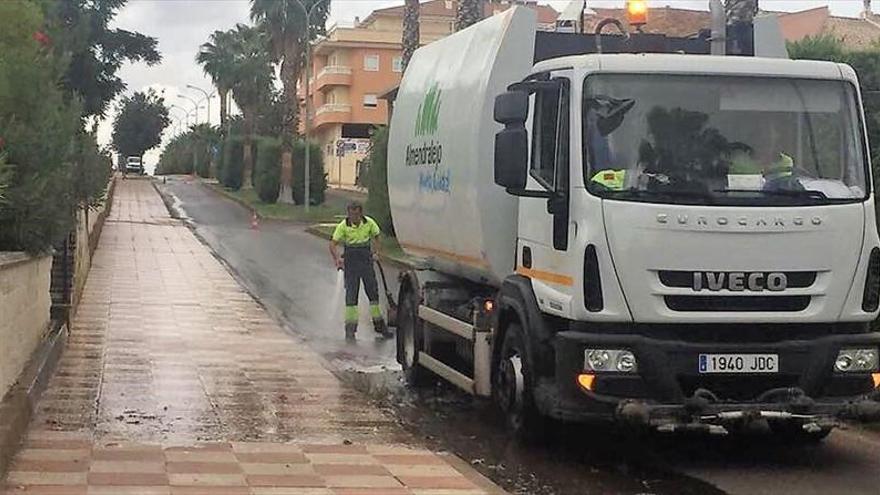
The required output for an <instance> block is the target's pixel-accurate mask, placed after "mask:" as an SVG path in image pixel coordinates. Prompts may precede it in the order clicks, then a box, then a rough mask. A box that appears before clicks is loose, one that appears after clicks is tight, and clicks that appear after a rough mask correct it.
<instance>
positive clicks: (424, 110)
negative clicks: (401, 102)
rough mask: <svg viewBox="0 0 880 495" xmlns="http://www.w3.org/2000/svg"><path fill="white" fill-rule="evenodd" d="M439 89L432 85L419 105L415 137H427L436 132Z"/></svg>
mask: <svg viewBox="0 0 880 495" xmlns="http://www.w3.org/2000/svg"><path fill="white" fill-rule="evenodd" d="M440 93H441V91H440V88H439V87H438V86H437V83H434V84H433V85H432V86H431V88H430V89H429V90H428V92H427V93H425V99H424V100H423V101H422V104H421V105H419V113H418V114H416V136H427V135H429V134H434V133H435V132H437V120H438V117H439V116H440Z"/></svg>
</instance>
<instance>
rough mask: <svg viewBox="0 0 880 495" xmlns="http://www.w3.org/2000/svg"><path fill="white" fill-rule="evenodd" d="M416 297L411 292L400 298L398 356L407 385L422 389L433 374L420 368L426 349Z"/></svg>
mask: <svg viewBox="0 0 880 495" xmlns="http://www.w3.org/2000/svg"><path fill="white" fill-rule="evenodd" d="M416 307H417V306H416V302H415V297H414V296H413V294H412V292H411V291H407V292H405V293H404V294H403V295H402V296H401V298H400V307H399V308H398V313H397V355H398V356H399V361H400V364H401V365H402V366H403V376H404V378H406V383H407V384H409V385H411V386H415V387H421V386H424V385H427V384H429V383H430V382H431V374H430V373H429V372H428V370H426V369H425V368H422V367H421V366H419V351H421V350H423V349H424V340H423V335H422V321H421V320H420V319H419V317H418V314H417V311H416Z"/></svg>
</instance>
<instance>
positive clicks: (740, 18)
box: [724, 0, 758, 24]
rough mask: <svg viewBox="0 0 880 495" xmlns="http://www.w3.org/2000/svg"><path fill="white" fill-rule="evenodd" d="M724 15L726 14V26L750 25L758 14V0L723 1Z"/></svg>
mask: <svg viewBox="0 0 880 495" xmlns="http://www.w3.org/2000/svg"><path fill="white" fill-rule="evenodd" d="M724 13H725V14H727V24H733V23H735V22H748V23H751V22H752V20H753V19H754V18H755V14H756V13H758V0H725V2H724Z"/></svg>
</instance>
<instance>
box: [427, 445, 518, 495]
mask: <svg viewBox="0 0 880 495" xmlns="http://www.w3.org/2000/svg"><path fill="white" fill-rule="evenodd" d="M437 456H438V457H440V458H441V459H443V460H444V461H446V463H447V464H449V465H450V466H451V467H452V468H453V469H455V470H456V471H458V472H459V473H461V475H462V476H464V477H465V478H467V479H468V480H469V481H470V482H471V483H473V484H475V485H477V487H478V488H480V489H481V490H483V491H484V492H486V493H487V494H490V495H506V494H507V492H506V491H504V489H503V488H501V487H500V486H498V485H497V484H495V483H493V482H492V481H491V480H490V479H489V478H487V477H485V476H483V474H482V473H480V472H479V471H477V470H476V469H475V468H474V467H473V466H471V465H470V464H469V463H468V462H467V461H465V460H464V459H462V458H461V457H458V456H457V455H455V454H453V453H451V452H440V453H438V454H437Z"/></svg>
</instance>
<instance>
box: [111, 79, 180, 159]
mask: <svg viewBox="0 0 880 495" xmlns="http://www.w3.org/2000/svg"><path fill="white" fill-rule="evenodd" d="M170 123H171V119H170V117H169V116H168V109H167V108H166V107H165V99H164V98H163V97H162V96H160V95H159V94H158V93H156V92H155V91H153V90H152V89H151V90H148V91H147V92H136V93H134V94H133V95H131V96H127V97H124V98H122V100H121V101H120V102H119V111H118V113H117V115H116V118H115V119H114V120H113V148H114V149H115V150H116V151H117V152H119V153H120V154H121V155H122V156H124V157H125V156H138V157H139V156H143V154H144V152H145V151H147V150H149V149H151V148H154V147H156V146H158V145H159V143H161V142H162V132H163V131H164V130H165V128H166V127H168V124H170Z"/></svg>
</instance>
